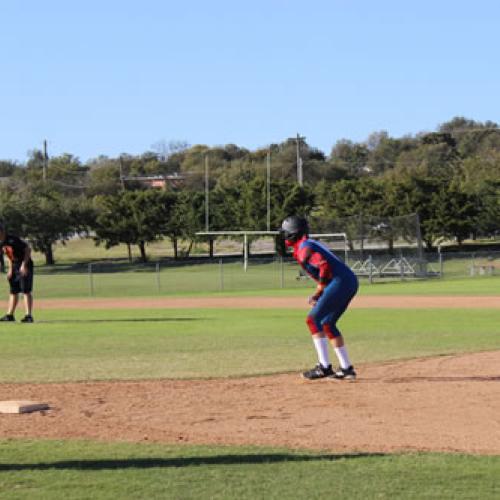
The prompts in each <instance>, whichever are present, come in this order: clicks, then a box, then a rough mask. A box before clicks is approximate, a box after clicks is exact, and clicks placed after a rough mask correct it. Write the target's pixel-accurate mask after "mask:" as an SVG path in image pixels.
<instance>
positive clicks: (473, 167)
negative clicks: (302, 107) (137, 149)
mask: <svg viewBox="0 0 500 500" xmlns="http://www.w3.org/2000/svg"><path fill="white" fill-rule="evenodd" d="M297 141H299V143H297ZM154 149H155V150H154V151H150V152H146V153H144V154H143V155H139V156H132V155H120V157H118V158H108V157H104V156H100V157H98V158H96V159H92V160H89V161H87V162H86V163H82V162H80V161H79V159H78V158H76V157H75V156H73V155H71V154H64V155H60V156H57V157H52V158H50V159H47V158H45V157H44V155H43V153H42V152H41V151H39V150H34V151H32V152H31V153H30V155H29V158H28V160H27V161H26V163H25V164H18V163H16V162H12V161H7V160H4V161H0V178H1V181H2V182H1V184H0V217H1V218H2V219H3V220H4V221H5V222H6V223H7V225H8V227H9V228H10V230H12V231H15V232H18V233H19V234H21V235H22V236H24V237H27V238H28V239H29V240H30V241H31V243H32V245H33V247H34V248H35V250H37V251H40V252H42V253H43V254H44V255H45V259H46V262H47V264H53V263H54V253H53V247H54V243H56V242H58V241H60V242H64V241H67V240H68V239H69V238H70V237H72V236H73V235H74V234H75V233H80V234H89V235H91V236H92V237H93V238H94V240H95V242H96V244H98V245H104V246H105V247H106V248H110V247H112V246H114V245H118V244H126V245H127V246H128V248H129V249H130V248H131V247H132V246H133V245H137V246H138V248H139V250H140V255H141V259H142V260H143V261H146V260H147V244H148V243H151V242H153V241H157V240H159V239H162V238H168V239H169V240H171V242H172V244H173V248H174V253H175V257H176V258H177V257H178V256H180V255H181V254H182V255H188V254H189V252H190V250H191V248H192V246H193V243H194V241H195V240H196V236H195V233H196V232H197V231H201V230H204V229H205V225H206V222H207V221H206V188H208V190H209V220H208V222H209V229H210V230H211V231H217V230H266V229H267V225H268V217H269V216H270V225H271V229H275V228H277V227H278V226H279V224H280V222H281V220H282V219H283V218H284V217H286V216H287V215H290V214H295V213H296V214H303V215H307V216H308V217H310V218H311V220H312V223H313V226H314V221H315V220H317V221H319V220H322V221H324V220H335V219H339V218H344V217H350V216H366V217H368V216H372V217H373V216H379V217H395V216H401V215H406V214H409V213H418V215H419V218H420V222H421V232H422V237H423V240H424V241H425V243H426V245H427V247H428V248H432V247H433V246H434V245H436V244H438V243H439V242H441V241H444V240H453V241H456V242H457V243H458V244H462V242H463V241H464V240H465V239H467V238H469V237H472V238H476V237H479V236H483V237H494V236H495V235H498V234H499V231H500V128H499V126H498V125H497V124H496V123H494V122H489V121H488V122H478V121H474V120H469V119H466V118H461V117H457V118H454V119H452V120H450V121H449V122H446V123H444V124H442V125H440V126H439V127H438V128H437V130H436V131H435V132H431V133H420V134H417V135H415V136H405V137H402V138H393V137H390V136H389V135H388V134H387V133H386V132H376V133H373V134H371V135H370V136H369V137H368V139H367V140H366V141H363V142H353V141H350V140H341V141H338V142H337V143H336V144H335V145H334V147H333V148H332V150H331V152H330V154H329V155H325V154H324V153H323V152H322V151H320V150H318V149H317V148H314V147H311V146H310V145H309V144H307V142H306V141H305V140H304V139H303V138H299V139H295V138H294V139H288V140H286V141H284V142H282V143H280V144H271V145H270V146H269V147H266V148H261V149H257V150H254V151H250V150H248V149H245V148H242V147H238V146H236V145H232V144H231V145H226V146H221V147H208V146H203V145H196V146H189V145H187V144H184V143H168V144H167V143H157V144H156V145H155V146H154ZM297 150H298V151H299V155H300V157H301V161H302V169H303V178H304V182H303V184H302V185H299V184H298V182H297ZM207 162H208V163H207ZM207 167H208V170H207ZM268 171H269V172H270V180H269V186H268ZM207 172H208V173H209V176H208V178H207V175H206V174H207ZM158 175H161V176H173V177H172V178H178V179H180V181H179V182H172V183H171V184H167V189H166V190H158V189H152V188H147V187H145V186H144V185H143V184H142V183H141V182H140V180H139V179H138V178H139V177H140V176H158ZM207 180H208V185H207V184H206V183H207ZM268 193H269V194H270V208H271V211H270V214H268V212H267V206H268V200H267V196H268ZM323 229H325V228H323ZM129 255H131V254H130V252H129Z"/></svg>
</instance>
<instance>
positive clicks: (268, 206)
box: [266, 150, 271, 231]
mask: <svg viewBox="0 0 500 500" xmlns="http://www.w3.org/2000/svg"><path fill="white" fill-rule="evenodd" d="M266 164H267V185H266V188H267V192H266V199H267V230H268V231H271V151H270V150H269V151H268V152H267V162H266Z"/></svg>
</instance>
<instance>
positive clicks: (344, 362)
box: [334, 346, 351, 369]
mask: <svg viewBox="0 0 500 500" xmlns="http://www.w3.org/2000/svg"><path fill="white" fill-rule="evenodd" d="M334 350H335V354H336V355H337V358H338V360H339V364H340V368H344V369H346V368H349V367H350V366H351V361H350V359H349V354H347V349H346V348H345V346H342V347H335V348H334Z"/></svg>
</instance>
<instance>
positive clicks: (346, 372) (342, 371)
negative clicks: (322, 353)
mask: <svg viewBox="0 0 500 500" xmlns="http://www.w3.org/2000/svg"><path fill="white" fill-rule="evenodd" d="M331 378H335V379H339V380H356V372H355V371H354V367H353V366H352V365H351V366H350V367H349V368H339V369H338V370H335V371H334V372H333V375H332V376H331Z"/></svg>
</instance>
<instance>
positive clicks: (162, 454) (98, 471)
mask: <svg viewBox="0 0 500 500" xmlns="http://www.w3.org/2000/svg"><path fill="white" fill-rule="evenodd" d="M499 470H500V457H479V456H464V455H451V454H449V455H444V454H407V455H382V454H364V453H361V454H344V455H338V454H332V453H322V452H317V453H314V452H311V451H289V450H283V449H275V448H255V447H241V448H229V447H207V446H161V445H140V444H126V443H121V444H116V443H115V444H103V443H93V442H80V441H73V442H68V441H66V442H60V441H35V442H34V441H22V440H15V441H0V474H1V475H0V496H1V497H2V498H9V499H12V500H16V499H25V498H30V499H43V500H46V499H48V498H64V499H65V500H77V499H89V498H95V499H103V500H104V499H111V500H116V499H120V500H123V499H139V498H158V499H160V498H161V499H186V500H187V499H235V498H237V499H241V500H244V499H249V500H254V499H266V500H267V499H279V500H281V499H283V498H291V499H310V498H313V499H316V498H318V499H319V498H327V499H329V498H352V499H362V500H365V499H372V498H382V499H394V498H398V499H399V498H401V499H402V498H404V499H422V498H435V499H450V500H458V499H477V498H481V499H485V500H489V499H492V500H493V499H498V498H499V497H500V481H499V477H498V471H499Z"/></svg>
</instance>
